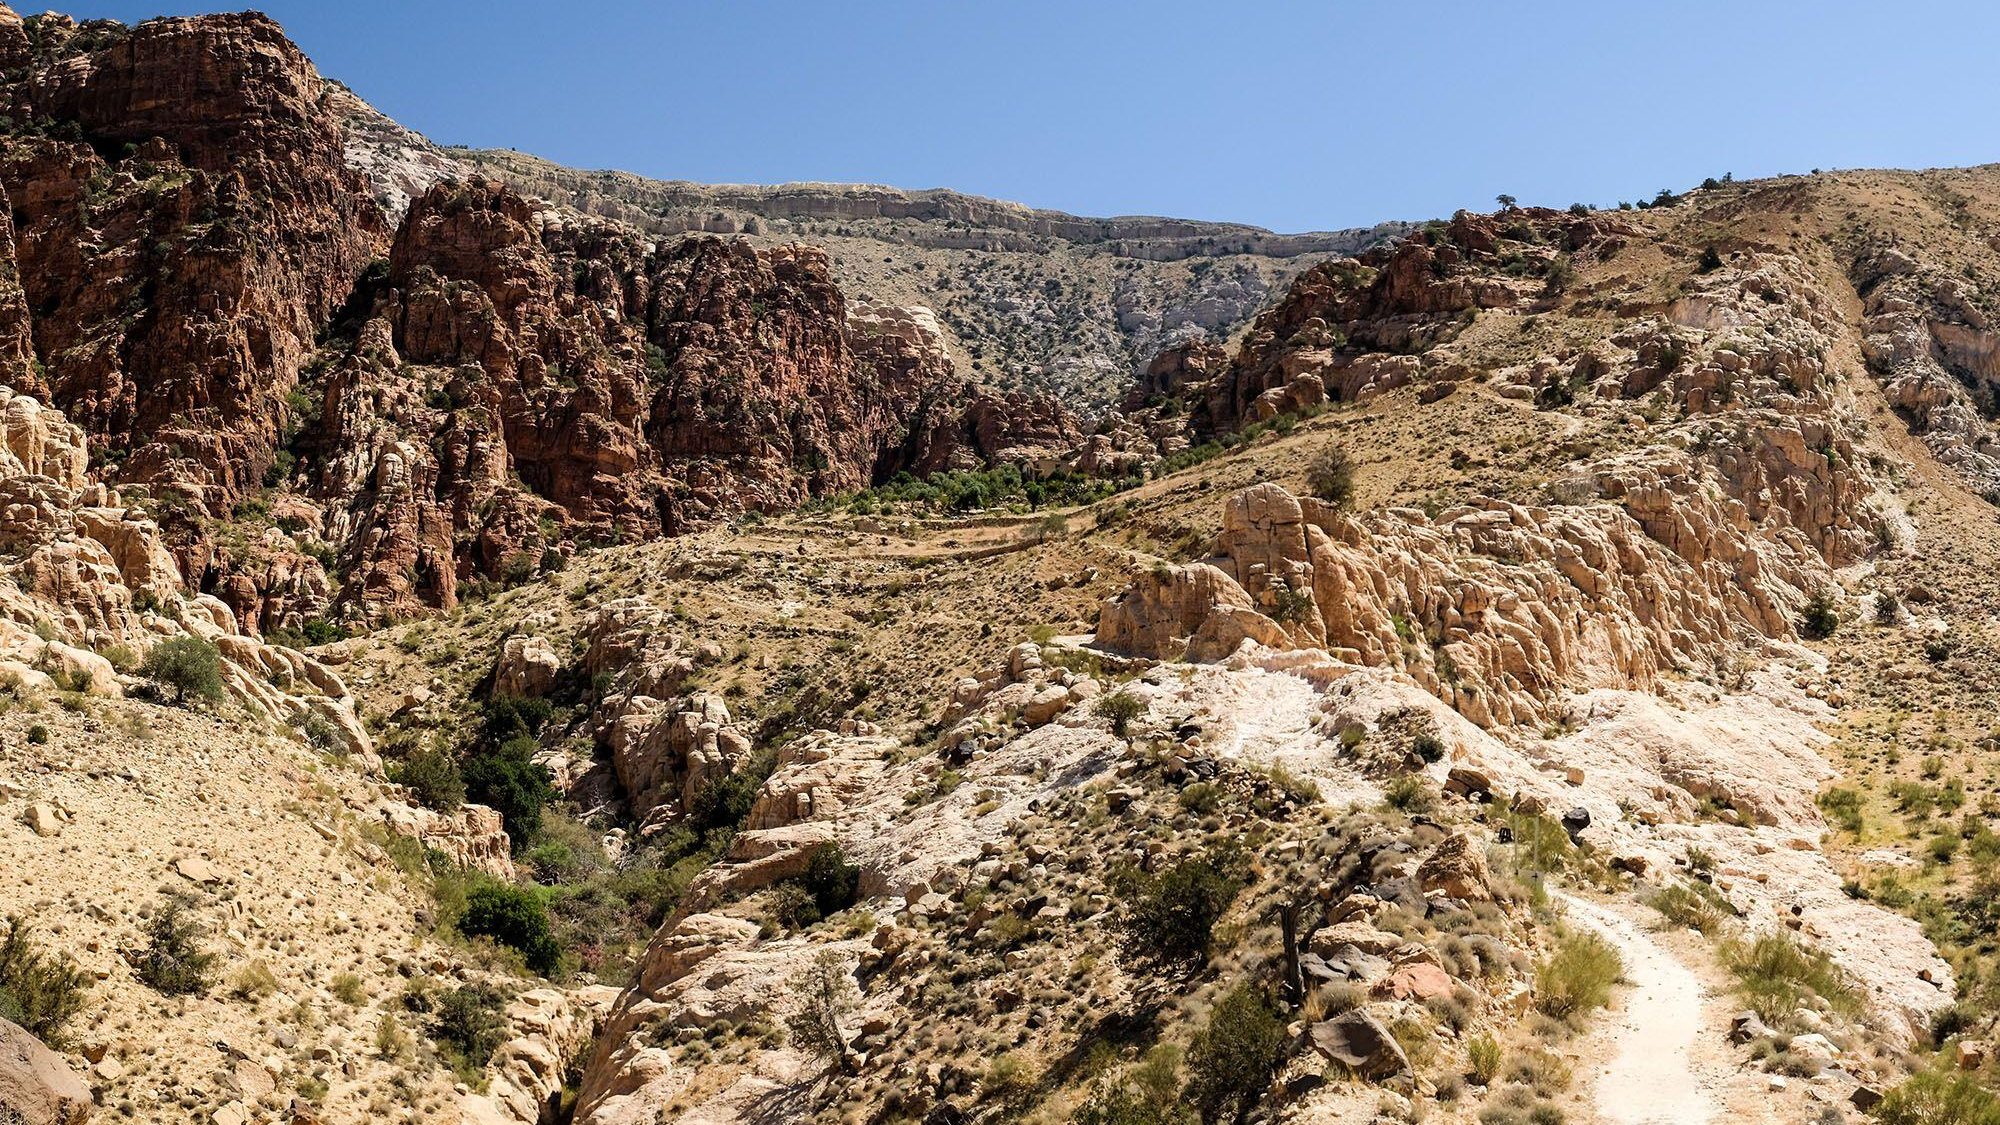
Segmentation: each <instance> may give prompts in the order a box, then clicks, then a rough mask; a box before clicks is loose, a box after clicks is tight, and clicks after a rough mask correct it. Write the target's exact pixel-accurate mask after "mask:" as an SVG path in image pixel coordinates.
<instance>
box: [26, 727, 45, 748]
mask: <svg viewBox="0 0 2000 1125" xmlns="http://www.w3.org/2000/svg"><path fill="white" fill-rule="evenodd" d="M48 744H49V728H48V727H47V726H46V725H44V724H42V723H35V724H34V725H32V726H30V727H29V728H28V745H30V746H47V745H48Z"/></svg>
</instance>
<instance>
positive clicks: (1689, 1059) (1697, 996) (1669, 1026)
mask: <svg viewBox="0 0 2000 1125" xmlns="http://www.w3.org/2000/svg"><path fill="white" fill-rule="evenodd" d="M1557 898H1559V899H1560V900H1561V901H1562V904H1563V908H1564V910H1565V911H1566V913H1567V914H1568V916H1569V919H1570V920H1571V921H1572V922H1574V923H1575V924H1576V925H1578V926H1581V927H1583V928H1585V929H1588V930H1591V931H1593V932H1595V933H1596V934H1598V935H1599V936H1600V937H1602V938H1604V939H1605V940H1606V941H1608V942H1610V943H1611V944H1612V945H1613V946H1615V947H1617V949H1618V953H1619V955H1620V956H1621V957H1623V958H1624V960H1625V979H1626V980H1627V981H1629V982H1630V983H1631V986H1632V987H1631V988H1630V990H1629V991H1628V992H1627V993H1626V995H1625V1002H1624V1005H1623V1008H1622V1009H1621V1010H1620V1011H1618V1012H1616V1013H1614V1015H1613V1016H1612V1022H1610V1023H1609V1024H1608V1025H1607V1026H1606V1027H1605V1028H1604V1029H1603V1030H1601V1031H1600V1032H1598V1034H1599V1035H1601V1036H1604V1037H1607V1038H1608V1039H1609V1040H1610V1042H1611V1044H1612V1046H1613V1054H1612V1058H1611V1061H1610V1062H1609V1063H1608V1064H1606V1065H1605V1067H1604V1068H1603V1069H1602V1070H1601V1071H1599V1072H1598V1075H1597V1108H1598V1113H1599V1115H1600V1116H1601V1117H1602V1118H1603V1119H1604V1120H1605V1121H1608V1122H1616V1123H1618V1125H1705V1123H1707V1122H1709V1121H1711V1120H1713V1119H1714V1118H1715V1115H1716V1104H1717V1099H1716V1098H1715V1097H1714V1096H1713V1095H1712V1094H1711V1092H1710V1091H1709V1089H1708V1088H1707V1087H1706V1085H1705V1084H1704V1083H1703V1082H1702V1080H1701V1079H1700V1077H1699V1076H1698V1075H1697V1074H1696V1073H1695V1068H1694V1065H1693V1050H1694V1045H1695V1037H1696V1036H1697V1035H1698V1034H1699V1033H1700V1031H1701V1019H1702V1005H1703V1000H1704V999H1705V998H1706V995H1707V992H1706V990H1705V989H1704V988H1703V987H1702V983H1701V981H1700V980H1698V979H1697V978H1696V977H1695V975H1694V973H1693V972H1691V971H1690V970H1689V969H1688V967H1687V966H1685V965H1683V964H1681V963H1680V962H1679V961H1677V960H1675V959H1674V956H1673V954H1671V953H1668V952H1667V951H1666V950H1665V949H1663V948H1661V947H1660V945H1659V943H1657V942H1655V941H1654V940H1653V939H1652V937H1651V936H1649V935H1648V934H1647V933H1646V931H1645V930H1643V929H1641V928H1640V927H1639V925H1638V924H1637V923H1635V922H1633V921H1632V920H1631V919H1629V918H1626V917H1624V916H1623V915H1620V914H1616V913H1613V912H1612V911H1610V910H1607V909H1605V908H1604V907H1602V906H1598V905H1596V904H1594V903H1590V902H1586V901H1584V900H1583V899H1580V898H1577V897H1575V896H1573V895H1568V894H1560V893H1559V894H1558V895H1557Z"/></svg>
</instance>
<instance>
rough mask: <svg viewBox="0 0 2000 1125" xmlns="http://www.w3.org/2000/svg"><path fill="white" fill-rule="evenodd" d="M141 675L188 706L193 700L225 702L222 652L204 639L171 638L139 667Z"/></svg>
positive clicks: (149, 655) (157, 647) (148, 653)
mask: <svg viewBox="0 0 2000 1125" xmlns="http://www.w3.org/2000/svg"><path fill="white" fill-rule="evenodd" d="M139 674H140V675H142V676H144V677H146V678H147V679H149V680H151V681H153V682H154V683H155V684H157V685H159V687H160V688H161V689H163V690H167V691H171V692H173V696H174V702H175V703H177V704H180V705H182V706H185V705H186V704H187V701H188V699H189V698H190V697H193V698H197V699H205V700H211V701H212V700H217V699H221V698H222V652H221V650H219V649H217V648H216V647H215V645H214V643H213V642H210V641H206V640H203V639H202V638H200V637H170V638H168V639H166V640H164V641H161V642H160V643H158V644H156V645H154V646H153V647H152V648H151V649H150V650H149V651H148V652H147V653H146V659H145V661H144V663H142V664H140V665H139Z"/></svg>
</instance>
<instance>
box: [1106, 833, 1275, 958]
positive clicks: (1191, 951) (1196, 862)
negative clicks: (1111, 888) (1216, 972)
mask: <svg viewBox="0 0 2000 1125" xmlns="http://www.w3.org/2000/svg"><path fill="white" fill-rule="evenodd" d="M1231 866H1233V865H1232V864H1231V863H1229V862H1228V861H1227V860H1218V859H1216V858H1211V857H1200V858H1194V859H1184V860H1181V861H1179V862H1178V863H1175V864H1173V865H1172V866H1170V867H1168V868H1166V869H1165V870H1164V871H1160V872H1155V873H1146V872H1140V871H1135V870H1131V869H1127V870H1125V871H1123V872H1122V873H1121V874H1120V876H1119V877H1118V878H1117V879H1116V880H1114V883H1115V886H1116V889H1117V890H1118V891H1119V892H1120V895H1121V897H1122V898H1123V899H1124V902H1125V909H1124V911H1123V913H1122V914H1121V916H1120V918H1119V921H1118V925H1119V928H1120V929H1122V930H1123V931H1124V933H1125V935H1126V937H1127V938H1128V939H1129V941H1130V944H1131V946H1132V948H1133V950H1134V952H1135V953H1137V954H1139V955H1141V956H1150V957H1152V958H1155V959H1157V960H1160V961H1163V962H1166V963H1169V964H1179V965H1194V964H1198V963H1200V962H1201V961H1202V960H1204V959H1206V958H1207V956H1208V946H1209V940H1210V938H1211V937H1212V936H1213V935H1214V932H1215V923H1216V922H1217V921H1218V920H1220V919H1221V917H1222V915H1223V912H1224V911H1226V910H1228V909H1229V904H1230V903H1231V902H1232V901H1234V900H1235V898H1236V893H1237V892H1238V891H1240V890H1241V889H1242V888H1243V884H1242V881H1241V880H1240V879H1238V878H1237V877H1236V875H1235V874H1234V873H1233V872H1232V871H1231V870H1230V869H1229V868H1230V867H1231Z"/></svg>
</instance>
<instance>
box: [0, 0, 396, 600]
mask: <svg viewBox="0 0 2000 1125" xmlns="http://www.w3.org/2000/svg"><path fill="white" fill-rule="evenodd" d="M31 25H32V35H31V36H30V38H31V40H32V43H33V48H32V52H31V57H30V58H29V59H27V60H25V63H24V65H23V66H21V67H20V68H18V69H16V70H13V71H10V74H11V75H13V76H14V77H13V79H12V81H10V82H8V83H6V84H4V86H0V99H4V100H5V102H6V103H7V106H8V113H9V115H10V116H11V117H12V118H13V119H14V120H17V121H25V120H34V121H38V122H46V126H45V127H44V128H41V129H38V130H33V131H17V132H15V133H14V134H12V135H11V136H9V137H8V138H6V140H5V141H4V143H0V187H4V189H5V192H6V195H7V196H8V197H9V199H10V200H11V203H12V213H13V222H14V228H15V229H14V230H13V231H12V232H11V238H10V239H8V240H7V241H8V243H9V245H10V246H11V248H12V250H13V253H14V254H15V255H16V256H17V258H18V268H10V270H9V271H8V272H9V273H10V274H11V275H12V278H10V280H12V279H17V280H18V283H19V288H20V290H21V291H23V293H24V294H25V303H26V307H27V308H28V309H30V310H32V316H31V317H28V318H25V319H27V320H28V321H30V322H31V323H29V324H28V327H29V328H30V330H31V334H32V339H33V349H34V355H35V356H37V357H39V361H40V362H41V363H42V364H44V365H46V376H45V379H44V380H42V381H45V383H46V390H47V393H48V395H49V397H50V399H51V401H52V403H53V404H54V405H57V406H60V407H62V408H63V409H64V410H65V411H66V412H67V413H68V414H69V415H70V417H71V419H72V420H73V421H75V422H77V423H78V424H80V425H82V426H83V428H84V429H85V430H86V431H87V432H89V433H90V434H92V435H93V436H94V437H95V438H97V439H98V440H99V441H100V442H101V443H102V445H103V448H104V449H105V450H106V452H107V455H108V457H109V459H110V460H111V462H112V463H113V465H114V466H115V476H116V478H117V479H118V480H120V481H124V482H145V483H148V484H152V485H155V486H156V487H164V488H172V489H174V490H177V491H179V492H182V493H183V494H185V495H187V496H188V497H190V498H191V499H192V500H193V501H194V502H195V503H197V504H199V505H200V506H202V507H203V508H205V509H206V510H207V511H209V512H210V513H213V514H226V513H227V512H228V511H229V509H230V507H231V505H232V504H234V503H235V502H236V501H237V500H238V499H240V498H242V497H243V496H245V495H247V494H248V493H250V492H251V491H253V490H255V489H256V488H258V487H259V486H260V485H261V484H262V482H263V477H264V475H265V473H266V471H267V470H268V469H269V468H270V466H271V465H272V463H273V461H274V459H275V457H276V454H277V451H278V449H279V447H280V445H281V442H282V436H283V433H284V430H285V428H286V426H288V425H290V424H292V423H293V421H294V420H293V418H292V414H293V411H292V408H291V406H290V405H289V403H288V400H287V396H288V395H289V393H290V392H291V390H292V387H293V386H294V384H295V382H296V380H297V377H298V371H299V367H300V365H301V363H302V362H303V361H304V359H305V357H306V355H307V353H308V352H309V351H310V350H311V348H312V346H313V342H314V338H315V336H316V334H317V333H318V331H319V329H320V327H321V326H322V325H323V324H324V323H325V322H326V320H327V319H328V317H329V316H330V315H331V314H332V313H333V311H334V310H335V309H336V308H338V307H339V306H340V304H341V302H342V301H344V300H345V299H346V296H347V293H348V291H349V289H350V288H351V286H352V284H353V281H354V278H355V277H356V276H357V275H358V274H359V273H360V272H361V270H362V267H363V265H364V264H365V263H366V262H367V261H368V259H369V258H370V257H371V256H373V255H375V254H377V253H379V252H380V250H381V248H382V246H383V242H384V239H385V237H386V234H387V230H386V227H385V225H384V223H383V220H382V217H381V213H380V212H379V210H378V209H377V208H376V207H375V206H374V204H373V203H372V202H371V201H370V200H369V199H368V197H367V195H366V193H365V192H364V191H363V190H362V181H361V179H360V177H358V176H357V175H355V174H354V173H352V172H350V171H348V170H347V168H346V166H345V164H344V161H343V157H342V152H341V132H340V127H339V124H338V122H337V121H336V120H334V119H333V117H332V116H330V115H329V114H328V113H327V112H326V111H325V109H324V106H323V104H322V103H323V98H324V95H325V94H326V91H327V84H326V83H325V81H324V80H323V79H321V78H320V76H319V75H318V74H317V73H316V72H315V71H314V70H313V67H312V65H311V63H310V62H308V61H307V59H306V58H305V56H304V55H303V54H301V53H300V52H299V50H298V48H297V47H295V46H293V45H292V43H291V42H290V41H289V40H287V39H286V38H285V37H284V35H283V33H282V32H281V31H280V30H279V28H278V26H277V25H276V24H275V23H273V22H272V21H271V20H269V19H267V18H265V17H263V16H261V15H254V14H252V15H241V16H208V17H200V18H193V19H165V20H153V21H150V22H148V23H145V24H142V25H140V26H138V27H135V28H131V29H129V30H128V29H125V28H122V27H119V26H117V25H113V24H105V23H93V24H88V25H83V26H78V25H76V24H75V23H73V22H72V21H70V20H68V19H67V18H66V17H63V16H57V15H46V16H38V17H35V18H34V19H33V20H32V21H31ZM107 154H111V155H107ZM8 288H9V287H8V286H4V285H0V298H4V296H5V295H6V291H7V290H8ZM7 305H8V303H7V302H6V301H4V300H0V329H6V328H9V327H12V328H15V329H18V328H19V327H20V325H21V321H22V320H23V319H24V318H22V317H21V316H20V315H19V311H18V308H17V309H16V310H15V311H14V312H5V311H4V310H5V309H6V308H7ZM9 353H11V354H14V355H16V356H17V357H18V356H20V355H21V354H22V353H21V349H20V348H19V346H18V342H16V343H14V344H9V345H7V346H6V347H4V348H0V359H4V357H5V355H6V354H9ZM0 378H9V379H10V380H11V381H13V382H15V383H16V385H22V386H27V387H28V388H29V389H30V390H36V391H39V390H41V389H42V388H41V387H39V386H36V385H35V384H24V383H22V381H21V380H20V379H18V378H14V377H11V376H4V375H0ZM181 559H182V563H183V565H184V567H186V568H188V569H190V570H191V571H193V572H195V573H196V577H197V583H198V584H199V578H200V572H201V571H202V570H204V569H205V564H206V562H207V561H208V560H207V558H206V556H205V552H204V551H203V550H202V549H201V548H200V547H198V546H194V545H191V544H188V543H183V544H182V550H181Z"/></svg>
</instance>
